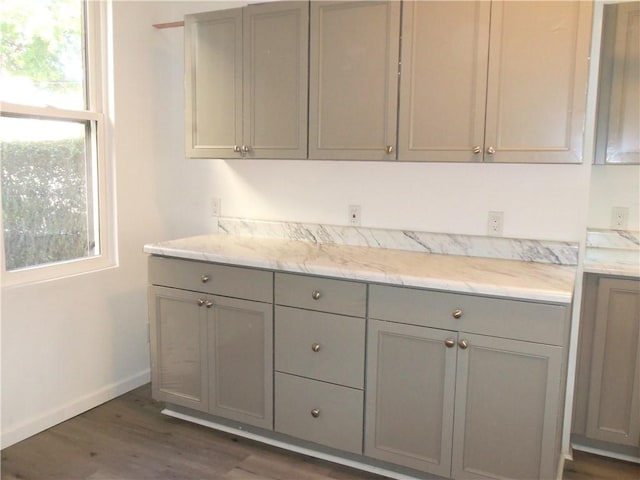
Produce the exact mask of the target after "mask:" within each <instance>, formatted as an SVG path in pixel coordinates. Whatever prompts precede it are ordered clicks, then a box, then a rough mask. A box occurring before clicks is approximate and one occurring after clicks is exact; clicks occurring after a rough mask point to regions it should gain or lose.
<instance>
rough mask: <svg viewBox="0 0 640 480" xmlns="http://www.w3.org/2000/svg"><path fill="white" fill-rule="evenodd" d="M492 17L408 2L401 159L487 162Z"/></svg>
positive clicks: (479, 7)
mask: <svg viewBox="0 0 640 480" xmlns="http://www.w3.org/2000/svg"><path fill="white" fill-rule="evenodd" d="M490 10H491V4H490V3H489V2H469V1H462V2H451V1H429V2H424V1H412V2H405V3H404V9H403V17H402V75H401V86H400V119H399V122H400V124H399V137H398V159H399V160H418V161H430V162H434V161H435V162H437V161H441V162H442V161H445V162H472V161H482V146H483V142H484V112H485V99H486V87H487V55H488V50H489V13H490ZM474 147H477V148H476V149H475V152H476V153H474Z"/></svg>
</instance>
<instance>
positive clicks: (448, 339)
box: [444, 338, 456, 348]
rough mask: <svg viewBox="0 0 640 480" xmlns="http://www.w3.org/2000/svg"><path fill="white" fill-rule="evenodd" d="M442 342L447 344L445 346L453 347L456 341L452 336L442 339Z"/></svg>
mask: <svg viewBox="0 0 640 480" xmlns="http://www.w3.org/2000/svg"><path fill="white" fill-rule="evenodd" d="M444 344H445V345H446V346H447V348H453V346H454V345H455V344H456V341H455V340H454V339H453V338H447V339H446V340H445V341H444Z"/></svg>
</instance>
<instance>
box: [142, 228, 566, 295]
mask: <svg viewBox="0 0 640 480" xmlns="http://www.w3.org/2000/svg"><path fill="white" fill-rule="evenodd" d="M144 251H145V252H146V253H150V254H154V255H162V256H168V257H178V258H185V259H192V260H200V261H207V262H217V263H224V264H231V265H238V266H247V267H257V268H265V269H270V270H278V271H284V272H293V273H308V274H316V275H322V276H326V277H333V278H343V279H352V280H361V281H367V282H377V283H386V284H391V285H404V286H411V287H421V288H430V289H436V290H446V291H453V292H460V293H473V294H480V295H492V296H500V297H508V298H519V299H526V300H537V301H547V302H557V303H570V302H571V300H572V296H573V288H574V281H575V273H576V268H575V266H567V265H554V264H544V263H534V262H526V261H518V260H502V259H492V258H479V257H469V256H461V255H442V254H433V253H424V252H414V251H405V250H394V249H388V248H375V247H363V246H349V245H335V244H322V243H313V242H307V241H299V240H287V239H278V238H261V237H251V236H240V235H229V234H221V235H215V234H214V235H203V236H198V237H190V238H185V239H180V240H173V241H168V242H162V243H155V244H149V245H145V247H144Z"/></svg>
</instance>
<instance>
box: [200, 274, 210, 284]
mask: <svg viewBox="0 0 640 480" xmlns="http://www.w3.org/2000/svg"><path fill="white" fill-rule="evenodd" d="M200 281H201V282H202V283H207V282H208V281H209V275H202V276H201V277H200Z"/></svg>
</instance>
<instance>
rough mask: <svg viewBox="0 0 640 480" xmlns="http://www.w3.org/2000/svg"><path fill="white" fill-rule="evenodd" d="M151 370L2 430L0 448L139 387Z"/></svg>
mask: <svg viewBox="0 0 640 480" xmlns="http://www.w3.org/2000/svg"><path fill="white" fill-rule="evenodd" d="M150 376H151V371H150V370H149V369H146V370H143V371H142V372H140V373H137V374H135V375H132V376H130V377H128V378H125V379H124V380H121V381H119V382H115V383H112V384H110V385H106V386H104V387H102V388H101V389H99V390H97V391H94V392H91V393H88V394H87V395H85V396H83V397H81V398H78V399H76V400H74V401H72V402H70V403H68V404H66V405H63V406H61V407H57V408H54V409H52V410H49V411H48V412H46V413H44V414H42V415H40V416H38V417H37V418H33V419H30V420H28V421H26V422H23V423H22V424H20V425H18V426H16V427H12V428H9V429H8V430H4V429H3V431H2V435H1V436H0V448H7V447H10V446H11V445H13V444H15V443H18V442H21V441H22V440H25V439H26V438H29V437H31V436H33V435H35V434H37V433H40V432H42V431H44V430H46V429H48V428H51V427H53V426H54V425H57V424H59V423H61V422H64V421H65V420H69V419H70V418H72V417H75V416H76V415H79V414H81V413H83V412H86V411H87V410H90V409H92V408H94V407H97V406H98V405H100V404H102V403H105V402H108V401H109V400H113V399H114V398H116V397H118V396H120V395H122V394H124V393H127V392H129V391H131V390H133V389H134V388H137V387H140V386H142V385H144V384H145V383H148V382H149V381H150Z"/></svg>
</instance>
